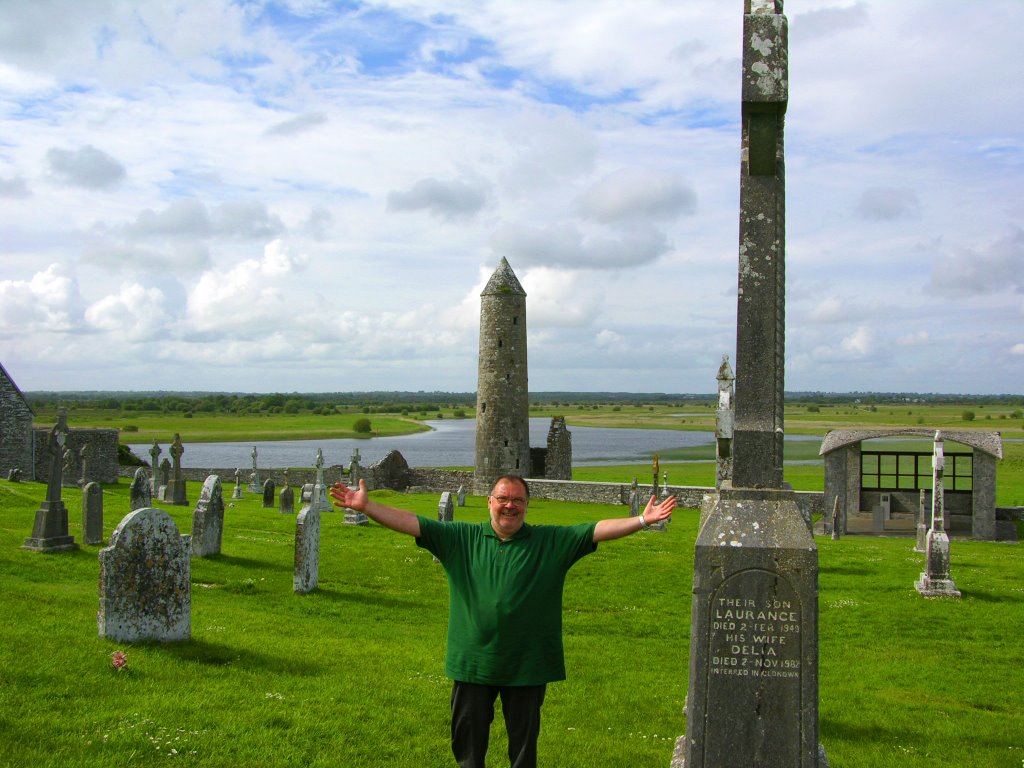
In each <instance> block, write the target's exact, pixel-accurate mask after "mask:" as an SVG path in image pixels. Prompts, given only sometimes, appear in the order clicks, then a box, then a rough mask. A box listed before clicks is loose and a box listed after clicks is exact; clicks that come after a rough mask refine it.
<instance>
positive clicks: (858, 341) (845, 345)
mask: <svg viewBox="0 0 1024 768" xmlns="http://www.w3.org/2000/svg"><path fill="white" fill-rule="evenodd" d="M840 346H841V347H842V349H843V351H844V352H847V353H849V354H850V355H852V356H853V357H864V356H865V355H867V354H869V353H870V352H871V348H872V338H871V333H870V332H869V331H868V329H867V328H865V327H864V326H860V327H859V328H857V330H856V331H854V332H853V333H852V334H850V335H849V336H847V337H846V338H844V339H843V340H842V342H841V344H840Z"/></svg>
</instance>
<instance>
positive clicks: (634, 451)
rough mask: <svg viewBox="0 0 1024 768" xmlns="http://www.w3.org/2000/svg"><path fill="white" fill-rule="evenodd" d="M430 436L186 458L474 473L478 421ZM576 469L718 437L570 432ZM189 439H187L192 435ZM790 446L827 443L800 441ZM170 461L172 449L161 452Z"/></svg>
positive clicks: (534, 429)
mask: <svg viewBox="0 0 1024 768" xmlns="http://www.w3.org/2000/svg"><path fill="white" fill-rule="evenodd" d="M423 423H424V424H426V425H427V426H429V427H431V430H430V431H429V432H417V433H415V434H412V435H401V436H397V437H368V438H342V439H337V440H275V441H269V442H255V443H253V442H247V443H189V442H187V441H186V442H185V453H184V454H183V455H182V458H181V465H182V466H183V467H193V468H197V469H208V468H213V467H216V468H221V469H223V468H226V467H238V468H239V469H245V468H248V467H251V466H252V449H253V446H255V447H256V452H257V466H260V467H266V468H268V469H280V468H284V467H312V466H314V464H315V463H316V451H317V448H320V449H322V450H323V452H324V463H325V464H326V465H327V466H330V465H332V464H344V465H346V466H347V465H348V463H349V461H350V460H351V457H352V451H353V450H355V449H356V448H358V449H359V457H360V458H359V463H360V464H362V465H363V466H364V467H366V466H369V465H370V464H373V463H374V462H377V461H379V460H380V459H382V458H384V457H385V456H386V455H387V454H388V452H389V451H393V450H396V451H400V452H401V454H402V456H404V457H405V460H406V461H407V462H409V466H411V467H472V466H473V461H474V441H475V439H476V420H475V419H439V420H430V421H425V422H423ZM550 426H551V420H550V419H548V418H535V419H530V445H533V446H544V445H547V439H548V428H549V427H550ZM569 431H570V433H572V463H573V466H577V467H586V466H601V465H608V464H636V463H647V462H649V461H650V460H651V456H652V455H653V454H655V453H661V452H663V451H666V450H669V449H671V448H687V447H690V446H694V445H711V444H713V443H714V441H715V435H714V433H713V432H690V431H681V430H676V429H630V428H622V429H618V428H614V429H613V428H609V427H570V428H569ZM186 437H187V435H186ZM786 439H787V440H790V439H794V440H799V439H812V440H820V439H821V438H817V437H812V436H804V435H795V436H792V437H787V438H786ZM130 447H131V449H132V451H133V452H134V453H135V455H136V456H139V457H140V458H142V459H145V460H146V461H148V460H149V449H150V448H151V447H152V446H150V445H146V444H135V445H132V446H130ZM160 447H161V448H162V449H163V453H162V454H160V458H161V459H164V458H167V456H168V453H167V450H168V445H166V444H163V445H161V446H160Z"/></svg>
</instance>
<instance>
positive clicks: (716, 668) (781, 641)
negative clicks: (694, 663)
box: [710, 597, 800, 678]
mask: <svg viewBox="0 0 1024 768" xmlns="http://www.w3.org/2000/svg"><path fill="white" fill-rule="evenodd" d="M711 613H712V622H711V638H712V640H711V659H710V660H711V666H710V672H711V674H712V675H735V676H738V677H782V678H796V677H799V676H800V642H799V640H800V637H799V635H800V611H799V608H798V607H794V605H793V601H791V600H763V601H758V600H753V599H749V598H741V597H739V598H737V597H719V598H717V599H716V600H715V603H714V605H713V606H712V610H711Z"/></svg>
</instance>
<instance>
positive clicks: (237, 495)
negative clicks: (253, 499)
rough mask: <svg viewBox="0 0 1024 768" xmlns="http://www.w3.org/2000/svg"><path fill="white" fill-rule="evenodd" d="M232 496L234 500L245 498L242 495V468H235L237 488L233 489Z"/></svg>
mask: <svg viewBox="0 0 1024 768" xmlns="http://www.w3.org/2000/svg"><path fill="white" fill-rule="evenodd" d="M231 498H232V500H234V499H242V498H245V497H244V496H243V495H242V470H241V469H235V489H234V490H233V491H231Z"/></svg>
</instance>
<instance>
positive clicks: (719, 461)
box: [715, 355, 736, 490]
mask: <svg viewBox="0 0 1024 768" xmlns="http://www.w3.org/2000/svg"><path fill="white" fill-rule="evenodd" d="M715 378H716V379H717V381H718V410H717V411H716V413H715V489H716V490H717V489H719V488H721V487H722V482H723V481H725V480H732V435H733V426H734V424H735V413H734V412H733V404H734V403H735V400H736V394H735V387H734V382H735V381H736V376H735V374H733V372H732V366H731V365H729V356H728V355H722V364H721V365H720V366H718V375H717V376H716V377H715Z"/></svg>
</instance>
